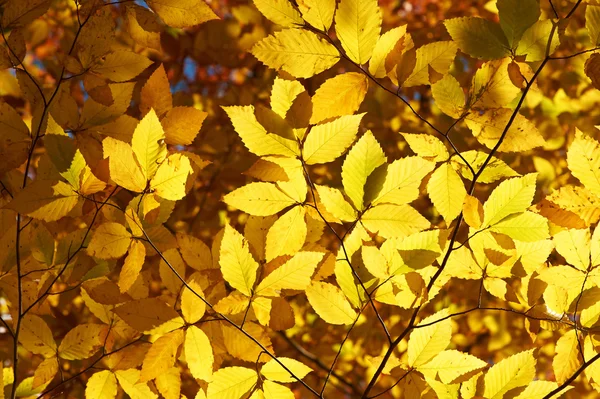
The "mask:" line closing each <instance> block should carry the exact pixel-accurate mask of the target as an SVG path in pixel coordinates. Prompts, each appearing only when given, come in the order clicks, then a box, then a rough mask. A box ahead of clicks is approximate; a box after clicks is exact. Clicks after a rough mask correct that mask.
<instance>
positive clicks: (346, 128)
mask: <svg viewBox="0 0 600 399" xmlns="http://www.w3.org/2000/svg"><path fill="white" fill-rule="evenodd" d="M364 115H365V114H364V113H363V114H358V115H346V116H341V117H339V118H337V119H336V120H334V121H332V122H327V123H323V124H320V125H317V126H314V127H313V128H312V129H311V130H310V133H308V135H307V136H306V140H305V141H304V147H303V149H302V156H303V158H304V161H305V162H306V163H307V164H309V165H313V164H318V163H327V162H331V161H333V160H335V159H336V158H338V157H339V156H340V155H342V154H343V153H344V152H345V151H346V150H347V149H348V147H350V145H351V144H352V142H354V139H355V138H356V134H357V133H358V125H359V124H360V121H361V119H362V117H363V116H364Z"/></svg>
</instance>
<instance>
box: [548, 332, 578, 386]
mask: <svg viewBox="0 0 600 399" xmlns="http://www.w3.org/2000/svg"><path fill="white" fill-rule="evenodd" d="M555 351H556V355H555V356H554V359H553V360H552V369H553V370H554V376H555V377H556V382H558V383H559V384H562V383H564V382H565V381H566V380H567V379H568V378H569V377H571V376H572V375H573V374H574V373H575V372H576V371H577V369H579V367H580V366H581V364H582V359H581V356H580V353H579V341H578V333H577V330H570V331H568V332H566V333H565V334H563V335H562V336H561V337H560V338H559V339H558V341H556V349H555Z"/></svg>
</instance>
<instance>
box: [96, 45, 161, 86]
mask: <svg viewBox="0 0 600 399" xmlns="http://www.w3.org/2000/svg"><path fill="white" fill-rule="evenodd" d="M151 64H152V61H150V60H149V59H148V58H146V57H144V56H143V55H141V54H138V53H134V52H133V51H125V50H118V51H114V52H112V53H109V54H107V55H106V56H105V57H104V62H103V63H102V65H98V66H95V67H93V68H92V71H93V72H96V73H98V74H100V75H103V76H104V77H107V78H108V79H110V80H112V81H113V82H124V81H126V80H131V79H133V78H135V77H136V76H138V75H139V74H140V73H142V72H143V71H144V69H146V68H148V67H149V66H150V65H151Z"/></svg>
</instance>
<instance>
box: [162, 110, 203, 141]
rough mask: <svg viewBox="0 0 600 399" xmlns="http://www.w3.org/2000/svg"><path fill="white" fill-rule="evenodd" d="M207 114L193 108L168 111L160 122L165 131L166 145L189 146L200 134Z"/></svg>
mask: <svg viewBox="0 0 600 399" xmlns="http://www.w3.org/2000/svg"><path fill="white" fill-rule="evenodd" d="M207 116H208V113H206V112H203V111H200V110H199V109H196V108H193V107H175V108H173V109H170V110H169V111H168V112H167V114H166V115H165V117H164V118H163V119H162V120H161V121H160V123H161V124H162V127H163V129H164V130H165V142H166V143H167V144H178V145H190V144H192V142H193V141H194V138H196V135H197V134H198V133H199V132H200V128H201V127H202V122H204V119H206V117H207Z"/></svg>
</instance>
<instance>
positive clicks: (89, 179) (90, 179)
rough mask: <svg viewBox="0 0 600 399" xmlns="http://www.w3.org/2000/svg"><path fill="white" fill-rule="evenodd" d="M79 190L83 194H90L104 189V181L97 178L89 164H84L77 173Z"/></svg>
mask: <svg viewBox="0 0 600 399" xmlns="http://www.w3.org/2000/svg"><path fill="white" fill-rule="evenodd" d="M78 186H79V192H80V193H81V194H83V195H86V196H87V195H92V194H95V193H97V192H100V191H102V190H104V188H105V187H106V183H105V182H104V181H102V180H100V179H98V178H97V177H96V176H95V175H94V174H93V173H92V170H91V169H90V167H89V166H87V165H85V167H84V168H83V170H82V171H81V174H80V175H79V183H78Z"/></svg>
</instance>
